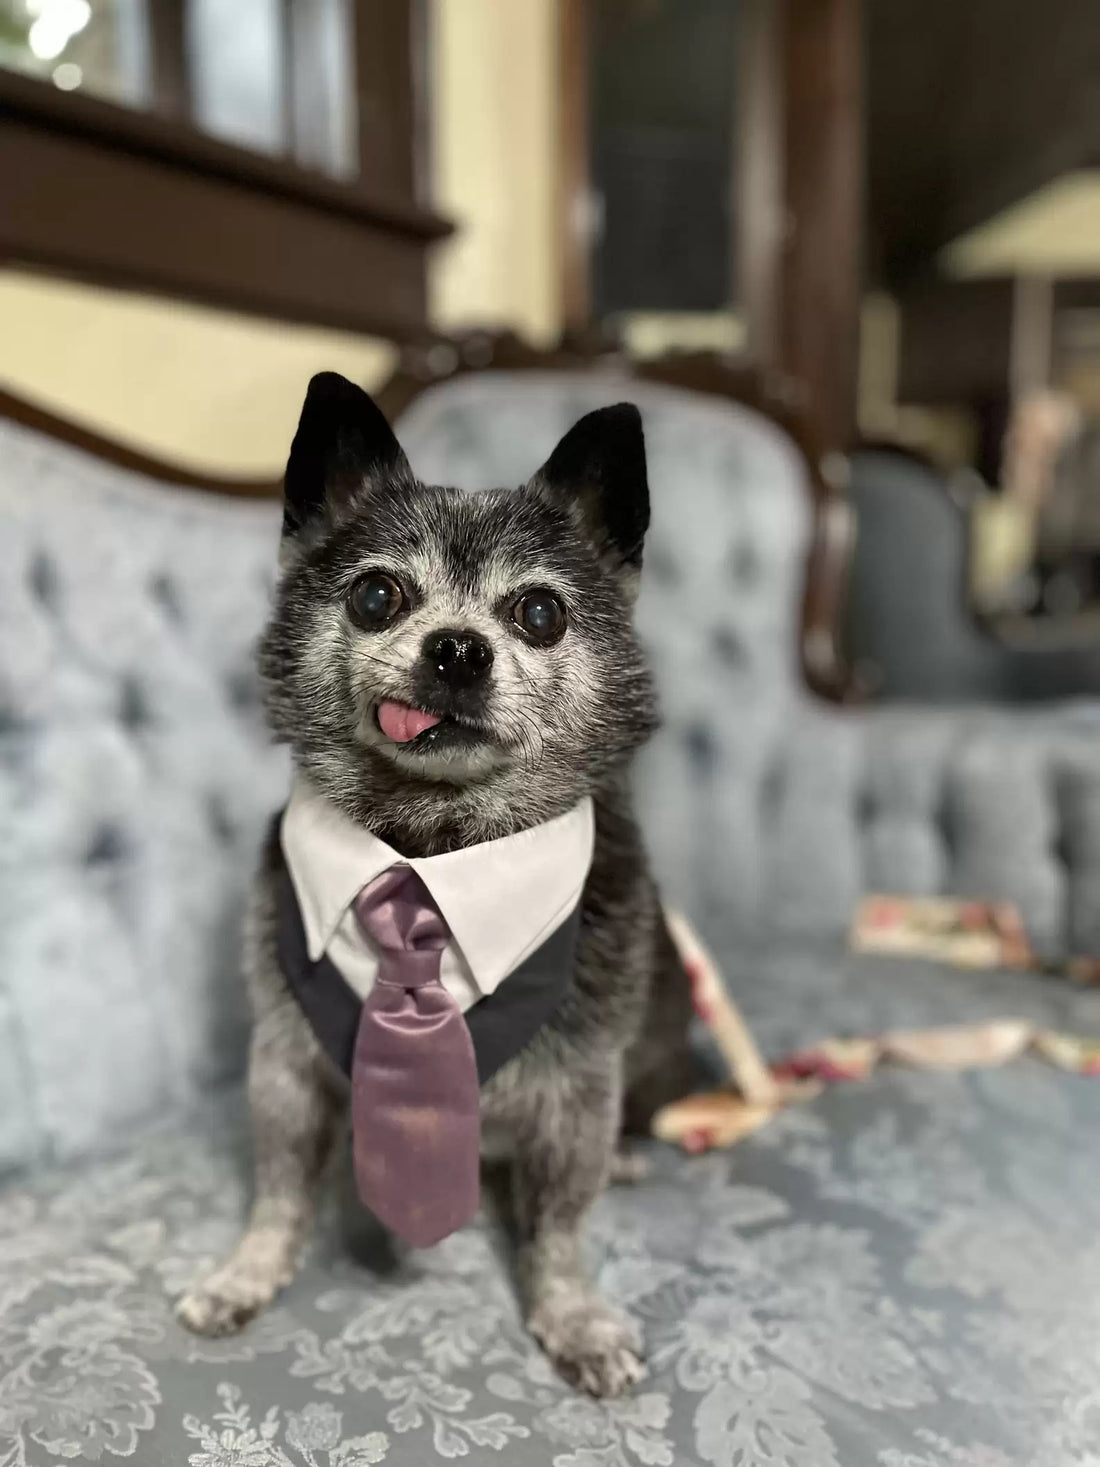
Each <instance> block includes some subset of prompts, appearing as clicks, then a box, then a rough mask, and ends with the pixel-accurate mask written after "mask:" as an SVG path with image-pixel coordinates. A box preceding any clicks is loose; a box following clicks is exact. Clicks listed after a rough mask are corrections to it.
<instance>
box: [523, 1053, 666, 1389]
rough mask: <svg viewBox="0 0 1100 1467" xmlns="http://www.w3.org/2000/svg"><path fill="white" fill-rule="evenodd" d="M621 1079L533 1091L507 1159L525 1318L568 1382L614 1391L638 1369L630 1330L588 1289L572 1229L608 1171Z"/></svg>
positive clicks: (575, 1081)
mask: <svg viewBox="0 0 1100 1467" xmlns="http://www.w3.org/2000/svg"><path fill="white" fill-rule="evenodd" d="M619 1111H620V1083H619V1080H618V1077H617V1076H616V1077H615V1078H614V1079H609V1078H608V1075H607V1073H606V1072H605V1073H604V1074H602V1075H589V1076H585V1077H570V1078H569V1079H568V1080H565V1079H561V1080H559V1081H557V1082H556V1083H555V1087H554V1088H553V1089H552V1090H548V1091H547V1092H546V1094H545V1095H544V1096H543V1097H541V1103H540V1105H539V1108H538V1111H537V1114H536V1117H535V1120H534V1123H533V1125H532V1126H531V1129H530V1130H529V1131H528V1132H527V1133H526V1134H524V1135H523V1136H522V1138H521V1140H520V1144H519V1150H518V1153H517V1157H516V1162H515V1174H514V1178H515V1199H516V1219H517V1222H518V1225H519V1232H520V1273H521V1279H522V1283H523V1288H524V1292H525V1295H526V1308H527V1323H528V1327H529V1329H530V1330H531V1333H532V1334H533V1335H534V1336H535V1338H536V1339H537V1340H539V1341H540V1343H541V1344H542V1346H543V1348H544V1349H545V1350H546V1353H547V1354H548V1355H549V1356H550V1358H551V1359H552V1360H553V1362H554V1364H555V1365H556V1366H557V1367H558V1369H559V1370H560V1371H561V1373H562V1374H563V1375H564V1376H565V1377H566V1379H567V1380H569V1381H570V1382H571V1383H572V1384H574V1385H577V1386H579V1387H580V1388H581V1389H582V1390H585V1391H588V1392H589V1393H590V1394H592V1395H594V1396H617V1395H620V1394H622V1392H623V1391H625V1390H626V1389H627V1388H628V1387H629V1386H630V1385H632V1384H633V1383H634V1382H635V1381H636V1380H639V1379H640V1378H641V1376H642V1375H643V1374H644V1370H643V1367H642V1363H641V1360H640V1359H639V1353H640V1349H641V1343H640V1340H639V1336H638V1331H637V1329H636V1327H635V1326H634V1325H633V1324H632V1323H631V1321H630V1320H629V1319H627V1318H626V1316H625V1315H623V1314H621V1313H620V1312H619V1311H618V1310H617V1309H614V1308H612V1306H611V1305H610V1304H608V1303H607V1301H606V1300H604V1299H603V1298H602V1297H601V1296H600V1294H599V1293H598V1292H597V1290H596V1288H595V1285H594V1284H593V1283H592V1282H591V1281H590V1280H589V1278H588V1277H587V1275H586V1274H585V1271H584V1268H583V1265H582V1263H581V1256H580V1255H581V1249H580V1227H581V1222H582V1219H583V1217H584V1214H585V1212H586V1211H587V1209H588V1207H589V1205H590V1204H591V1203H592V1202H593V1201H594V1199H595V1198H596V1197H597V1196H598V1195H599V1193H600V1191H601V1190H602V1189H603V1187H604V1186H605V1184H606V1182H607V1179H608V1176H609V1174H610V1171H611V1163H612V1157H613V1155H614V1149H615V1141H616V1137H617V1135H618V1130H619Z"/></svg>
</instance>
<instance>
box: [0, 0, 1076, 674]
mask: <svg viewBox="0 0 1100 1467" xmlns="http://www.w3.org/2000/svg"><path fill="white" fill-rule="evenodd" d="M781 9H782V17H781V15H780V11H781ZM1098 47H1100V41H1098V38H1097V26H1096V23H1095V18H1094V16H1093V14H1092V11H1091V8H1090V6H1089V5H1088V4H1087V3H1084V0H1080V3H1078V0H1054V8H1053V9H1051V8H1050V7H1044V6H1039V5H1036V4H1034V3H1031V0H1013V3H1012V4H1011V6H1010V7H1009V6H1006V5H1005V4H1004V3H1003V0H998V3H994V0H968V3H967V5H965V6H963V7H959V6H957V5H953V4H949V3H947V0H943V3H940V0H934V3H922V4H920V5H915V4H912V3H910V0H876V3H875V4H873V5H867V6H866V7H862V8H861V7H860V6H859V4H858V3H856V0H787V3H786V4H785V6H784V7H779V6H777V5H775V4H770V3H768V0H742V3H733V0H680V3H677V4H675V5H673V4H671V3H662V0H589V3H582V0H576V3H572V0H512V3H510V4H507V5H505V4H501V3H499V0H458V3H454V4H448V3H445V0H419V3H417V4H414V5H409V4H404V3H401V4H399V3H396V0H380V3H378V4H364V5H359V6H356V5H354V4H353V3H352V0H238V3H234V4H223V3H220V0H0V67H2V68H3V70H2V71H0V106H2V114H0V115H2V118H3V134H2V146H3V148H4V178H5V202H4V209H3V213H2V215H0V321H2V324H3V330H2V333H0V383H2V384H3V385H4V386H5V387H6V388H7V390H8V391H9V392H10V393H11V394H12V395H13V396H15V397H18V398H20V399H23V400H25V401H26V402H27V403H28V404H31V405H36V406H38V407H41V408H44V409H47V410H50V411H53V412H56V413H57V414H59V415H61V416H62V417H64V418H65V419H66V420H68V421H69V422H71V423H73V424H76V425H81V426H83V427H86V428H88V429H91V430H94V431H96V432H98V433H100V434H102V435H103V436H104V437H106V438H107V439H110V440H112V441H113V442H116V443H117V444H119V445H123V446H126V447H129V448H132V449H134V450H137V451H143V452H146V453H148V454H150V455H152V456H153V457H156V458H158V459H161V460H163V461H165V462H167V463H172V464H176V465H179V466H181V467H184V468H186V469H188V470H189V471H191V472H192V473H193V474H196V475H202V474H204V473H205V474H207V475H209V476H212V477H224V478H229V479H234V478H236V479H244V480H263V479H271V480H274V479H275V478H276V477H277V475H278V472H279V468H280V463H281V455H282V453H283V449H284V446H285V444H286V441H287V438H288V434H289V432H290V429H291V426H292V423H293V420H294V414H295V410H296V406H297V403H298V401H299V399H300V396H301V384H302V382H303V381H304V380H306V378H307V377H308V375H309V374H310V373H311V372H312V371H313V370H314V369H315V368H317V367H319V366H321V365H329V366H333V367H336V368H339V369H341V370H344V371H346V372H347V373H348V374H349V375H352V376H354V377H356V378H357V379H358V380H360V381H363V382H364V383H366V384H368V385H374V386H379V385H381V384H382V383H383V382H384V381H386V380H387V379H388V377H389V376H390V374H391V372H392V370H393V368H394V367H395V365H396V364H397V362H398V360H399V358H400V355H401V352H402V350H407V349H408V348H409V347H410V346H411V347H413V348H417V349H419V348H422V347H424V346H425V345H426V344H427V345H430V344H431V342H432V341H433V340H435V339H437V338H439V339H440V340H441V341H443V342H444V344H443V345H442V346H441V349H440V351H438V352H436V354H435V356H434V357H433V358H431V361H432V363H433V365H432V366H431V367H427V366H425V367H424V368H423V370H425V371H429V372H433V373H437V374H439V375H444V374H445V371H446V367H445V363H446V362H447V360H448V358H447V351H448V349H449V348H448V346H447V345H446V344H445V339H446V338H448V337H450V336H453V335H454V334H455V333H465V332H469V331H479V332H483V333H492V334H499V333H514V335H515V336H516V337H517V338H518V339H519V340H520V341H521V342H522V343H524V344H526V345H528V346H530V347H532V348H536V349H545V348H548V347H550V346H552V345H554V344H556V343H559V342H561V341H563V340H564V341H566V342H568V343H569V344H571V345H572V346H574V347H576V348H578V349H581V350H583V351H586V352H587V353H588V354H590V355H593V356H594V355H597V354H599V353H601V352H606V351H609V350H620V349H621V350H622V351H624V352H626V353H628V354H630V356H631V357H632V358H634V359H636V360H650V361H652V360H654V359H660V358H663V359H665V361H666V362H667V361H669V360H671V358H672V357H674V356H675V357H678V358H680V359H681V361H680V366H681V368H682V369H684V370H687V359H688V358H689V357H694V358H695V359H696V361H697V365H698V367H699V369H700V370H701V371H703V372H705V371H706V370H707V363H708V362H709V363H710V364H711V366H713V367H714V368H715V369H716V370H721V369H722V368H723V367H730V368H732V369H733V371H734V372H735V373H737V372H740V373H741V374H742V376H743V377H744V378H745V379H746V380H747V378H748V376H749V375H751V377H752V379H753V382H754V385H755V388H757V389H758V390H759V391H760V392H761V393H762V394H763V396H764V397H765V398H767V400H768V401H769V402H770V403H772V404H777V405H781V406H784V407H786V408H787V409H790V410H793V411H794V412H796V413H797V414H798V415H799V416H800V418H802V419H804V420H806V422H807V424H809V423H810V421H811V420H812V430H811V431H812V432H813V434H814V439H815V448H814V454H815V457H816V458H817V460H818V466H819V467H820V468H821V469H822V471H823V472H824V473H825V475H826V477H829V476H830V475H832V477H833V478H834V479H836V480H837V483H838V485H839V482H840V480H843V481H844V487H843V495H844V498H845V500H846V502H847V504H848V506H849V507H850V508H853V509H854V511H855V512H856V514H857V515H860V514H861V515H863V517H864V520H865V524H864V530H865V541H864V546H863V549H862V550H860V549H857V550H856V552H855V560H854V564H852V565H851V566H849V567H848V569H847V571H846V574H847V576H848V581H849V591H848V592H847V593H846V597H847V599H846V601H845V605H844V606H840V605H839V603H838V606H837V615H838V617H839V618H840V620H841V621H844V618H845V617H846V618H847V621H846V625H845V627H844V636H845V638H846V643H847V648H846V650H847V656H848V661H849V663H850V672H851V673H852V675H853V677H854V679H855V683H854V684H853V685H854V686H858V687H859V688H860V690H861V692H862V694H864V695H868V694H878V695H880V696H887V695H891V694H894V695H903V694H905V693H907V692H910V693H919V694H921V695H922V696H945V697H954V696H960V695H965V694H966V693H967V692H973V693H981V692H982V691H986V692H988V691H989V690H990V689H994V690H996V692H997V696H1002V695H1003V696H1005V697H1007V698H1010V699H1018V698H1022V699H1032V698H1035V697H1043V696H1046V695H1047V694H1048V693H1050V692H1052V691H1053V692H1063V693H1070V692H1073V691H1075V690H1076V691H1088V690H1093V689H1095V688H1096V686H1097V672H1096V667H1095V663H1094V660H1093V658H1092V657H1091V655H1089V653H1088V652H1087V650H1086V649H1087V648H1088V646H1089V645H1090V644H1091V643H1092V642H1093V641H1094V640H1095V631H1096V625H1097V619H1098V617H1100V610H1098V607H1097V601H1098V598H1100V580H1098V576H1100V572H1098V569H1097V567H1098V554H1100V548H1098V547H1100V528H1098V526H1100V509H1098V508H1097V506H1096V503H1095V501H1096V496H1097V493H1098V490H1097V474H1098V473H1100V468H1098V464H1100V450H1098V449H1097V446H1096V438H1097V429H1096V426H1095V423H1096V418H1097V415H1098V413H1100V385H1098V384H1100V366H1098V358H1100V325H1098V321H1100V316H1098V314H1097V312H1098V311H1100V296H1097V290H1098V286H1097V283H1096V282H1097V274H1096V272H1097V269H1098V261H1100V183H1098V182H1097V174H1096V156H1095V155H1096V151H1097V147H1098V142H1100V139H1098V136H1097V134H1098V131H1100V123H1098V122H1097V119H1096V116H1095V110H1096V109H1095V105H1094V103H1095V76H1096V73H1097V66H1098V55H1097V52H1098ZM731 380H732V379H731ZM861 448H863V449H865V450H867V453H866V454H864V455H863V456H860V457H857V459H856V460H855V461H854V463H853V462H851V461H849V460H848V459H847V458H844V459H843V460H842V458H841V457H836V458H830V457H829V455H830V454H837V455H847V454H848V453H849V452H850V451H852V450H860V449H861ZM895 481H897V482H895ZM902 481H904V482H902ZM918 484H919V487H918ZM884 486H885V487H884ZM887 501H889V505H890V507H889V509H887V508H885V506H886V502H887ZM899 514H901V515H909V516H911V517H912V516H916V517H917V519H919V521H920V525H921V530H920V533H919V535H918V536H917V539H916V541H915V542H913V543H909V544H907V545H906V547H905V549H906V554H905V555H902V554H901V547H900V545H899V543H898V542H899V539H901V538H904V537H898V536H895V535H893V534H892V532H891V527H892V526H893V525H894V524H895V523H896V517H897V515H899ZM907 523H910V521H907ZM915 525H916V520H912V522H911V523H910V532H911V533H912V532H913V531H914V530H915ZM880 535H881V536H882V537H883V541H884V543H881V544H880V543H879V539H878V537H879V536H880ZM872 541H873V542H874V543H873V544H872V543H871V542H872ZM853 544H857V545H858V541H853ZM891 556H895V557H899V558H900V559H902V560H904V561H905V562H906V564H905V565H903V566H900V567H895V566H894V564H893V563H892V561H891V560H890V557H891ZM922 556H923V557H927V560H928V574H927V575H926V574H924V573H923V570H922V571H921V572H918V569H917V562H918V561H919V560H920V559H921V557H922ZM910 561H912V564H909V562H910ZM899 574H900V575H902V576H903V577H904V579H905V584H906V588H907V591H908V588H909V587H910V585H912V587H913V595H914V597H915V598H916V601H917V602H919V603H920V607H921V608H922V609H921V610H920V615H921V616H923V617H925V618H927V619H928V626H927V629H926V633H925V635H924V636H923V637H916V638H913V637H910V638H909V639H908V640H910V641H914V640H916V641H923V642H924V643H925V651H924V653H922V655H921V657H920V658H919V659H916V660H914V658H913V657H912V655H910V654H907V653H906V651H905V649H904V648H902V647H900V646H896V645H894V644H895V642H896V641H898V640H900V633H899V632H897V631H896V630H895V623H894V617H895V607H894V605H893V604H885V603H888V602H891V591H892V590H895V589H896V587H897V586H898V582H897V579H896V577H897V575H899ZM929 577H930V578H931V579H929ZM828 594H830V595H832V596H833V597H834V599H836V598H837V597H838V595H839V592H837V591H836V590H835V588H832V589H830V591H829V593H828ZM895 599H899V598H897V597H895ZM900 599H906V598H900ZM880 602H881V603H883V604H882V605H880ZM914 615H917V609H916V607H915V606H914V605H913V604H910V605H909V606H908V610H907V612H906V616H905V618H903V621H904V624H905V625H906V626H908V625H910V624H911V622H912V617H913V616H914ZM1038 650H1044V651H1046V652H1048V653H1049V655H1050V660H1049V661H1047V662H1045V663H1041V662H1040V660H1039V659H1038V658H1036V657H1031V656H1024V657H1023V658H1020V657H1018V656H1016V653H1017V652H1018V651H1026V652H1027V653H1031V652H1035V651H1038ZM918 662H919V665H918Z"/></svg>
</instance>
